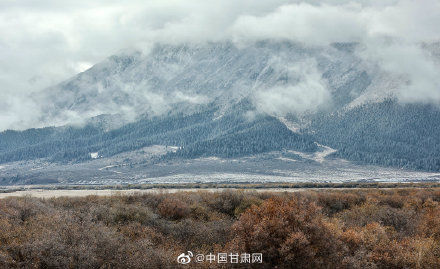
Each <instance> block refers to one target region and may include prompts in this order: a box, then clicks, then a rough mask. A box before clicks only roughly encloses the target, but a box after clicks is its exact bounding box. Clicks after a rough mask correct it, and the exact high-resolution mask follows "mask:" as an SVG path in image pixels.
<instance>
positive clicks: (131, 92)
mask: <svg viewBox="0 0 440 269" xmlns="http://www.w3.org/2000/svg"><path fill="white" fill-rule="evenodd" d="M433 48H434V49H432V47H431V53H435V51H436V47H435V46H434V47H433ZM362 50H363V47H362V44H358V43H333V44H331V45H329V46H304V45H301V44H298V43H294V42H290V41H270V40H262V41H258V42H255V43H252V44H250V45H247V46H238V45H236V44H234V43H232V42H210V43H206V44H198V45H189V44H183V45H167V44H157V45H156V46H154V48H152V50H151V51H149V52H148V53H146V54H143V53H141V52H138V51H131V52H124V53H121V54H119V55H113V56H111V57H109V58H107V59H106V60H105V61H103V62H101V63H98V64H96V65H95V66H93V67H91V68H90V69H88V70H86V71H85V72H82V73H80V74H78V75H76V76H75V77H73V78H71V79H69V80H67V81H65V82H62V83H59V84H57V85H55V86H53V87H50V88H47V89H46V90H44V91H41V92H39V93H38V94H35V95H33V96H32V98H34V100H35V102H36V103H41V104H43V105H42V106H41V107H42V109H41V112H42V113H41V115H40V120H41V122H52V123H53V122H58V123H64V124H65V125H63V126H59V127H46V128H43V129H29V130H26V131H5V132H2V133H1V134H0V162H1V163H4V164H8V163H14V162H23V161H26V162H37V163H38V162H41V161H43V162H48V163H53V164H54V165H66V164H70V165H73V164H81V163H86V164H87V163H89V162H92V163H93V162H95V160H96V159H100V160H109V162H110V164H111V163H112V161H111V160H116V159H117V158H119V157H118V156H122V155H124V154H125V155H124V156H129V157H124V161H118V162H122V164H121V163H120V164H118V165H121V166H126V165H130V166H132V165H140V166H141V167H144V166H150V165H152V166H155V165H158V164H161V163H169V162H174V163H176V162H177V163H184V162H185V161H184V160H196V159H197V158H209V157H218V158H225V160H227V159H231V158H232V159H234V158H248V157H252V156H254V157H256V156H260V157H258V158H259V159H261V158H263V159H261V160H265V159H266V160H268V159H267V158H269V159H270V158H274V157H269V156H266V155H267V154H269V155H270V154H274V153H275V152H278V153H277V154H279V157H275V158H281V159H280V160H288V161H290V162H292V161H298V162H303V163H304V164H306V163H307V162H310V161H312V163H321V162H323V161H324V160H330V159H345V160H350V161H353V162H354V163H358V164H364V165H367V164H373V165H380V166H389V167H397V168H405V169H410V170H423V171H439V170H440V155H439V152H440V148H439V145H440V143H439V142H440V141H439V139H440V138H439V137H440V109H439V107H438V105H436V104H435V102H432V103H426V102H420V101H414V102H411V103H408V102H407V100H406V99H405V98H402V94H401V90H402V89H406V88H405V87H407V85H408V78H405V77H402V76H398V75H396V74H393V73H390V72H387V71H386V70H382V69H380V68H378V67H377V66H376V65H372V64H371V63H369V62H368V61H365V60H364V59H363V58H362V57H361V56H359V55H360V54H361V53H362ZM433 57H435V56H433ZM158 145H159V146H163V147H165V148H164V149H163V150H162V151H160V152H159V153H154V154H153V155H148V156H149V157H146V156H147V155H143V154H142V153H141V155H140V156H141V157H136V158H137V161H136V162H133V160H132V159H133V158H134V157H132V156H138V155H139V152H145V150H147V151H149V149H150V148H151V147H156V146H158ZM121 154H122V155H121ZM127 154H128V155H127ZM261 154H263V155H261ZM264 154H266V155H264ZM130 156H131V157H130ZM142 156H143V157H142ZM264 156H266V157H264ZM307 156H315V157H307ZM318 156H322V157H318ZM114 158H116V159H114ZM46 166H47V164H46ZM110 166H112V165H110ZM43 171H44V170H43ZM100 171H101V170H100ZM8 174H10V176H11V175H14V174H13V173H8ZM15 175H16V176H17V174H15ZM43 175H44V172H43ZM10 176H7V177H5V178H4V180H11V179H10ZM40 176H41V175H40ZM8 178H9V179H8Z"/></svg>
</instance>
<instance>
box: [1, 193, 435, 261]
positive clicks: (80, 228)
mask: <svg viewBox="0 0 440 269" xmlns="http://www.w3.org/2000/svg"><path fill="white" fill-rule="evenodd" d="M439 202H440V189H437V188H424V189H415V188H399V189H342V190H328V189H326V190H304V191H300V192H282V191H278V192H265V191H259V192H257V191H251V190H246V191H244V190H243V191H239V190H223V191H219V192H208V191H202V190H200V191H191V192H185V191H182V192H175V193H153V192H151V193H138V194H132V195H112V196H96V195H95V196H87V197H58V198H34V197H29V196H25V197H7V198H3V199H0V268H176V267H179V266H180V267H182V268H185V267H187V268H217V267H219V268H438V267H439V266H440V204H439ZM188 251H191V252H192V253H194V254H196V253H201V254H205V255H207V254H209V253H214V254H217V253H229V254H231V253H261V254H262V257H263V261H262V263H241V262H238V263H230V262H228V263H218V260H217V261H214V262H208V261H206V260H205V261H203V262H198V263H197V262H196V261H195V260H194V259H192V261H191V263H190V264H187V265H179V264H178V263H177V257H178V256H179V255H180V254H182V253H187V252H188Z"/></svg>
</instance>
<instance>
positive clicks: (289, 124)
mask: <svg viewBox="0 0 440 269" xmlns="http://www.w3.org/2000/svg"><path fill="white" fill-rule="evenodd" d="M278 120H279V121H280V122H281V123H282V124H284V125H285V126H286V127H287V129H289V130H290V131H292V132H294V133H299V130H300V126H299V124H297V123H294V122H290V121H289V120H287V119H286V118H285V117H278Z"/></svg>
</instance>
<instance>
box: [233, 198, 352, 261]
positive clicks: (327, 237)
mask: <svg viewBox="0 0 440 269" xmlns="http://www.w3.org/2000/svg"><path fill="white" fill-rule="evenodd" d="M232 233H233V235H234V238H233V240H232V242H231V243H230V244H229V246H228V247H229V249H231V250H234V251H238V252H248V253H255V252H260V253H262V254H263V256H264V257H266V262H267V263H268V264H270V265H272V266H280V265H283V266H285V267H286V268H288V267H290V268H316V267H323V266H324V265H326V266H330V267H332V266H333V267H334V266H336V265H337V264H339V263H340V262H341V260H342V256H343V255H341V254H343V253H344V247H343V246H342V245H341V242H340V241H339V240H338V238H337V237H336V236H335V235H334V232H333V231H332V230H331V225H329V223H327V222H326V220H325V218H324V216H323V215H322V213H321V211H320V208H319V207H318V206H317V205H316V204H315V203H306V202H304V201H301V200H298V199H295V198H291V199H283V198H272V199H268V200H266V201H264V202H263V203H262V204H261V205H260V206H256V205H254V206H252V207H251V208H250V209H249V210H247V211H246V212H245V213H243V214H242V215H241V216H240V218H239V220H238V221H237V222H236V223H235V224H234V225H233V226H232Z"/></svg>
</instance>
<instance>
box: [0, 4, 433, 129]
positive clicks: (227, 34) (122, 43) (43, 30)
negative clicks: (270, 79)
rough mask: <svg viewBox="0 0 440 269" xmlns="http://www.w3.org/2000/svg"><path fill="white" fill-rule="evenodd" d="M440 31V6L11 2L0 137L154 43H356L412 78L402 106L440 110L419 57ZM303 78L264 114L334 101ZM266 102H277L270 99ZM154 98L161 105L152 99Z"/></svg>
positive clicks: (4, 35) (1, 78) (3, 13)
mask: <svg viewBox="0 0 440 269" xmlns="http://www.w3.org/2000/svg"><path fill="white" fill-rule="evenodd" d="M438 25H440V2H439V1H437V0H420V1H414V0H380V1H379V0H371V1H367V0H358V1H354V0H341V1H336V0H323V1H318V0H309V1H300V0H291V1H282V0H261V1H251V0H244V1H235V0H221V1H220V0H207V1H200V0H188V1H178V0H163V1H141V0H130V1H124V2H123V3H122V2H120V1H104V0H97V1H86V0H75V1H74V0H60V1H55V2H54V1H47V0H43V1H31V0H22V1H13V0H4V1H1V3H0V86H1V88H0V99H1V100H0V130H4V129H7V128H14V129H22V128H28V127H33V126H35V125H36V120H37V118H38V115H39V113H40V112H41V107H40V104H36V103H32V101H31V99H30V96H31V95H32V94H35V93H36V92H39V91H40V90H41V89H44V88H46V87H48V86H51V85H54V84H56V83H58V82H60V81H62V80H65V79H67V78H69V77H71V76H73V75H75V74H77V73H78V72H82V71H84V70H85V69H87V68H89V67H90V66H91V65H93V64H95V63H97V62H100V61H102V60H103V59H105V58H106V57H108V56H109V55H112V54H115V53H118V51H120V50H121V49H125V48H134V49H139V50H142V51H148V50H149V49H150V48H151V47H152V46H153V44H154V43H156V42H160V43H171V44H179V43H203V42H207V41H225V40H231V41H233V42H235V43H236V44H238V45H240V44H246V43H248V42H254V41H256V40H260V39H282V40H286V39H287V40H291V41H294V42H299V43H302V44H303V45H305V46H326V45H328V44H330V43H332V42H358V43H360V44H362V46H360V48H361V49H360V50H359V55H360V56H361V57H362V58H363V59H364V60H365V61H366V62H371V64H372V65H376V66H377V68H379V69H383V70H384V71H386V72H390V73H393V74H396V75H399V76H402V77H405V78H406V83H405V84H403V85H402V86H401V87H400V88H399V91H398V97H399V99H400V100H401V101H402V102H430V103H440V94H439V92H440V89H439V82H440V81H439V78H438V75H437V74H438V73H439V66H438V62H437V64H436V63H435V62H434V61H433V60H432V57H431V58H430V57H429V56H428V55H427V53H426V51H425V50H424V49H423V48H422V44H423V43H432V42H438V41H439V40H440V31H438ZM438 50H440V48H439V49H438ZM311 74H312V75H311ZM302 75H303V80H302V82H298V84H296V86H285V87H284V86H282V85H281V86H280V85H278V86H275V87H273V88H272V89H265V90H263V89H261V91H260V92H259V93H258V94H257V97H256V98H257V99H258V100H260V101H261V99H262V98H263V97H264V98H263V99H265V100H266V99H269V100H273V102H274V104H275V103H277V102H279V101H281V103H283V102H282V101H284V100H285V99H287V98H281V96H287V97H288V99H290V98H292V104H293V105H291V106H290V105H288V104H281V105H279V106H278V105H271V104H268V103H267V102H260V103H259V104H260V106H261V107H262V108H264V109H265V110H267V111H272V112H274V113H275V109H273V108H274V107H279V108H280V110H281V111H289V110H291V109H293V110H294V111H304V110H307V109H306V107H307V106H309V107H308V109H315V108H316V105H317V104H319V103H320V102H321V101H322V100H325V98H327V97H326V95H327V94H326V93H325V90H323V89H324V88H325V85H324V84H322V81H321V80H320V78H319V76H318V75H317V74H315V73H314V72H309V74H302ZM312 79H315V80H313V81H312ZM306 89H307V91H311V92H312V94H311V96H313V94H315V93H316V94H319V93H321V95H319V96H316V98H317V99H316V100H315V101H314V102H312V101H310V100H309V99H308V98H306V97H305V95H302V94H301V93H302V91H305V90H306ZM269 92H272V93H273V94H274V95H273V96H268V94H266V93H269ZM151 98H153V99H154V98H156V99H157V100H159V99H160V97H157V96H153V94H152V96H151ZM175 98H176V99H182V100H189V101H194V102H199V101H200V100H201V99H203V98H205V97H194V96H178V94H177V95H176V96H175ZM200 98H201V99H200ZM322 102H323V101H322ZM291 107H296V108H291ZM97 113H99V111H97ZM277 113H278V112H277ZM68 114H69V113H68ZM80 118H81V117H80Z"/></svg>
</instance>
